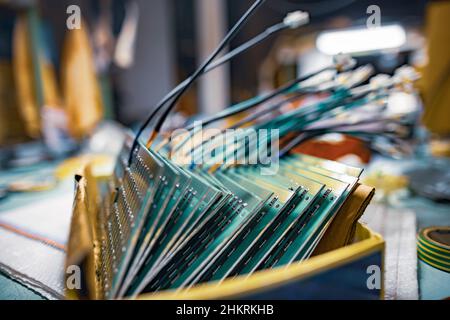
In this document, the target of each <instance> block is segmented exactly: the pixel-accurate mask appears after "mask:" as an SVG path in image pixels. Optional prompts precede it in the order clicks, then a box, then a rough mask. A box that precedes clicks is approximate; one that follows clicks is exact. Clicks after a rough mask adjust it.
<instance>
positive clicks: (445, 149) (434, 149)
mask: <svg viewBox="0 0 450 320" xmlns="http://www.w3.org/2000/svg"><path fill="white" fill-rule="evenodd" d="M430 152H431V154H432V155H433V156H434V157H447V158H450V139H449V138H447V139H445V138H442V139H432V140H431V141H430Z"/></svg>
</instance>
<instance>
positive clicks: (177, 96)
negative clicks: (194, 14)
mask: <svg viewBox="0 0 450 320" xmlns="http://www.w3.org/2000/svg"><path fill="white" fill-rule="evenodd" d="M265 1H266V0H256V1H255V2H254V3H253V5H252V6H251V7H250V8H249V9H248V10H247V12H246V13H245V14H244V15H243V16H242V17H241V18H240V19H239V21H238V22H237V23H236V24H235V25H234V27H233V28H232V29H231V30H230V31H229V32H228V34H227V35H226V36H225V38H224V39H223V40H222V42H221V43H220V44H219V46H218V47H217V48H216V50H215V51H214V52H213V53H212V54H211V55H210V57H209V58H208V59H207V60H206V61H205V62H204V63H203V65H202V66H201V67H200V68H199V69H197V71H196V72H195V73H194V74H193V75H192V76H191V77H190V78H189V80H188V81H187V82H186V84H185V85H184V86H183V87H181V88H180V90H179V91H178V92H175V93H174V94H173V100H172V101H171V103H170V105H169V106H168V108H167V109H166V110H165V112H164V113H163V115H162V116H161V117H160V118H159V120H158V122H157V124H156V126H155V129H154V131H153V132H152V138H153V137H154V136H155V133H156V134H157V133H158V132H159V130H160V128H161V127H162V125H163V123H164V121H165V119H166V118H167V116H168V115H169V113H170V111H171V110H172V109H173V107H174V106H175V105H176V103H177V102H178V100H179V99H180V98H181V96H182V95H183V94H184V93H185V92H186V90H187V89H188V88H189V87H190V86H191V85H192V83H193V82H194V81H195V80H196V79H197V78H198V77H199V76H200V75H201V74H202V73H203V72H205V70H206V68H207V67H208V66H209V65H210V64H211V62H212V61H213V60H214V59H215V58H216V57H217V55H218V54H219V53H220V52H221V51H222V50H223V48H225V46H226V45H227V44H228V43H229V42H230V41H231V40H232V39H233V38H234V37H235V36H236V34H237V33H238V32H239V30H240V29H241V28H242V26H243V25H244V24H245V23H246V22H247V21H248V19H249V18H250V17H251V16H252V15H253V14H254V12H255V11H256V9H258V8H259V7H260V6H261V5H262V4H263V3H264V2H265ZM224 62H225V60H224ZM170 99H172V97H170V95H169V96H168V97H166V98H165V99H163V101H162V102H161V103H160V104H159V105H158V107H157V108H156V109H155V111H154V112H153V113H152V115H151V116H150V117H149V118H148V119H147V120H146V121H145V122H144V124H143V125H142V126H141V127H140V128H139V130H138V132H137V134H136V137H135V139H134V141H133V145H132V148H131V151H130V157H129V160H128V165H130V164H131V161H132V158H133V152H134V150H135V148H136V146H137V145H138V143H139V137H140V136H141V134H142V133H143V132H144V130H145V128H146V127H147V125H148V124H149V123H150V122H151V121H152V120H153V117H154V116H155V115H156V113H157V112H158V111H159V109H161V108H162V107H163V106H164V105H165V104H166V103H167V102H168V101H170Z"/></svg>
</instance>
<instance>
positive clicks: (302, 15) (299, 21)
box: [283, 10, 309, 29]
mask: <svg viewBox="0 0 450 320" xmlns="http://www.w3.org/2000/svg"><path fill="white" fill-rule="evenodd" d="M283 23H284V24H285V25H286V26H288V27H289V28H291V29H297V28H298V27H301V26H304V25H305V24H308V23H309V13H308V12H305V11H301V10H299V11H294V12H290V13H288V14H287V16H286V18H284V20H283Z"/></svg>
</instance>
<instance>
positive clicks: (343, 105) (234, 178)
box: [96, 0, 415, 299]
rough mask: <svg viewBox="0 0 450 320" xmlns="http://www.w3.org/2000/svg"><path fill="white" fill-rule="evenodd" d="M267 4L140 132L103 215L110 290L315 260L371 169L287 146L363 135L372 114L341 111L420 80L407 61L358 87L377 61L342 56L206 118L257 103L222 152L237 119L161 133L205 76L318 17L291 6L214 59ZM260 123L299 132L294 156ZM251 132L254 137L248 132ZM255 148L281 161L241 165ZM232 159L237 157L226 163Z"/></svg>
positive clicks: (176, 286) (104, 282)
mask: <svg viewBox="0 0 450 320" xmlns="http://www.w3.org/2000/svg"><path fill="white" fill-rule="evenodd" d="M263 2H264V1H262V0H259V1H256V2H255V3H254V4H253V6H252V7H251V8H250V9H249V10H248V11H247V12H246V13H245V14H244V15H243V17H242V18H241V19H240V20H239V21H238V22H237V23H236V25H235V26H234V27H233V28H232V29H231V31H230V32H229V33H228V34H227V36H226V37H225V38H224V40H223V41H222V42H221V43H220V45H219V46H218V48H217V49H216V50H215V51H214V53H213V54H212V55H211V56H210V57H209V58H208V59H207V60H206V62H205V63H204V64H202V65H201V67H200V68H199V69H198V70H197V71H196V72H195V73H194V74H193V75H192V76H191V77H190V78H189V79H188V80H186V81H185V82H183V83H182V84H181V85H180V86H178V87H177V88H175V89H174V90H173V91H172V92H171V93H169V94H168V95H167V96H166V97H165V98H164V99H163V100H162V101H161V103H160V104H159V105H158V106H157V107H156V108H155V109H154V111H153V112H152V114H151V115H150V117H149V118H148V119H147V120H146V121H145V122H144V124H143V126H142V127H141V128H140V130H139V131H138V133H137V135H136V136H134V135H132V134H129V136H128V138H127V141H126V143H125V145H124V147H123V150H122V151H121V153H120V155H119V159H118V161H117V165H116V168H115V172H114V176H113V177H112V179H111V181H110V182H109V185H108V190H107V192H106V194H105V196H104V197H103V200H102V205H101V212H100V214H99V216H98V225H99V226H100V230H99V234H100V236H99V244H100V245H99V254H100V258H101V259H100V264H99V265H98V266H97V270H96V271H97V272H96V277H97V280H98V283H100V284H101V288H102V293H103V296H104V297H105V298H111V299H112V298H120V297H135V296H136V295H138V294H140V293H142V292H150V293H156V292H159V291H162V290H168V289H171V290H188V289H189V288H191V287H192V286H194V285H196V284H198V283H202V282H207V281H216V282H221V281H224V280H225V279H227V278H230V277H236V276H241V277H243V278H245V277H248V276H249V275H251V274H253V273H254V272H257V271H259V270H261V269H267V268H276V267H285V266H288V265H290V264H292V263H294V262H298V261H302V260H304V259H307V258H308V257H309V256H310V255H311V254H312V252H313V251H314V248H315V247H316V246H317V244H318V243H319V241H320V239H321V238H322V237H323V235H324V233H325V232H326V230H327V228H328V226H329V225H330V223H331V221H332V220H333V218H334V217H335V216H336V213H337V211H338V210H339V208H340V207H341V205H342V204H343V203H344V201H345V200H346V199H347V198H348V196H349V195H350V194H351V192H352V191H353V190H354V188H355V186H356V185H357V182H358V180H359V176H360V175H361V173H362V170H361V169H358V168H353V167H349V166H346V165H343V164H339V163H335V162H331V161H327V160H321V159H317V158H313V157H309V156H304V155H288V152H287V151H288V150H289V149H290V148H291V147H292V146H291V145H295V144H296V143H297V137H301V136H302V135H308V136H309V135H315V134H317V133H318V132H328V131H330V130H336V131H342V132H344V131H350V130H352V129H354V128H359V130H361V132H364V131H363V130H365V129H361V128H362V127H363V125H365V124H366V123H365V121H367V118H365V117H361V118H360V119H358V120H357V121H353V122H351V120H352V119H350V118H346V119H345V120H344V119H342V120H341V119H339V120H337V118H335V117H336V114H337V112H347V111H350V110H354V109H355V108H361V107H363V106H366V105H368V104H370V103H375V102H378V101H380V100H381V99H383V98H385V97H386V95H387V94H388V92H389V91H390V90H393V88H394V87H398V86H399V85H400V84H402V83H404V82H407V81H410V80H413V79H414V77H415V75H414V74H413V73H411V72H410V71H409V70H407V72H406V71H405V69H402V70H401V71H400V72H399V73H397V75H396V76H394V77H392V78H389V79H384V80H383V81H378V82H377V81H372V84H370V85H365V86H359V87H358V86H357V85H358V84H360V83H361V82H362V81H364V80H366V79H367V78H368V76H369V75H370V73H371V69H370V68H369V67H363V68H359V69H356V70H353V71H351V69H352V68H354V66H353V64H354V63H353V60H352V59H350V58H348V57H338V58H337V59H336V61H335V63H334V64H333V65H331V66H329V67H327V68H324V69H322V70H319V71H318V72H315V73H313V74H311V75H308V76H304V77H301V78H298V79H295V80H293V81H291V82H290V83H288V84H286V85H284V86H282V87H281V88H279V89H277V90H274V91H273V92H270V93H267V94H264V95H261V96H258V97H256V98H254V99H251V100H248V101H244V102H242V103H240V104H238V105H236V106H232V107H230V108H228V109H226V110H224V111H223V112H221V113H220V114H218V115H217V116H215V117H211V118H208V119H206V120H205V121H203V122H202V123H203V125H204V126H208V125H211V124H213V123H217V122H218V121H220V120H223V119H226V118H228V117H230V116H233V115H236V114H240V113H243V112H246V111H249V110H254V109H255V108H258V109H257V110H256V111H254V112H253V113H252V114H251V115H248V116H247V117H244V118H243V119H242V120H241V121H240V122H239V123H237V124H235V125H233V126H231V127H230V128H234V129H239V128H245V130H236V131H233V132H234V133H233V135H232V138H233V141H234V142H235V143H230V144H225V145H224V146H223V147H222V148H221V149H220V150H219V149H218V150H215V147H214V143H212V142H213V140H214V139H216V138H218V137H220V136H221V135H223V134H224V133H225V131H226V129H230V128H225V127H222V128H221V129H220V130H218V131H217V130H216V134H214V136H212V137H211V136H209V137H208V138H207V139H204V137H203V136H202V135H199V134H198V132H197V129H196V126H195V125H192V126H189V127H187V128H185V129H184V130H183V133H181V134H175V135H172V136H173V139H169V138H167V136H166V137H163V136H162V135H161V134H160V130H161V127H162V125H163V123H164V120H165V119H166V118H167V116H168V114H169V113H170V111H171V110H172V109H173V108H174V106H175V105H176V103H177V101H178V100H179V99H180V97H181V95H182V94H183V93H184V92H185V91H186V90H187V89H188V88H189V86H190V85H191V84H192V83H193V82H194V81H195V80H196V79H197V78H198V77H199V76H201V75H202V74H204V73H205V72H207V71H209V70H212V69H213V67H215V66H218V65H220V64H222V63H225V62H226V61H228V60H229V59H231V58H232V57H234V56H236V55H237V54H240V53H242V52H244V51H245V50H246V49H247V48H249V47H251V46H252V45H255V44H257V43H258V42H259V41H260V40H263V39H264V38H265V37H267V36H268V35H270V34H273V33H275V32H278V31H281V30H283V29H286V28H296V27H299V26H301V25H303V24H305V23H306V22H307V21H308V16H307V14H305V13H303V12H296V13H291V14H289V15H288V16H287V18H286V19H285V20H284V21H283V23H282V24H279V25H276V26H274V27H272V28H269V29H268V30H270V31H269V32H265V33H263V34H262V35H260V36H258V37H256V38H254V39H252V40H251V41H250V42H249V43H247V44H244V45H243V46H241V47H239V48H237V49H236V50H234V51H231V52H230V53H229V54H228V55H226V56H224V57H223V58H222V59H219V60H215V59H216V57H217V56H218V55H219V54H220V52H221V50H222V49H223V48H224V47H225V46H226V45H227V44H228V43H229V41H230V40H231V39H232V38H233V37H234V36H235V35H236V33H237V32H238V31H239V30H240V28H241V27H242V26H243V25H244V24H245V23H246V22H247V20H248V19H249V18H250V17H251V16H252V14H253V13H254V12H255V10H256V9H257V8H258V7H259V6H260V5H261V4H262V3H263ZM255 39H256V40H255ZM214 61H216V62H214ZM405 79H406V80H405ZM380 82H382V83H380ZM312 93H326V94H327V97H326V98H324V99H323V100H321V101H320V102H318V103H316V104H313V105H310V106H302V107H301V108H298V109H294V110H289V111H284V112H282V111H283V110H284V105H285V104H286V103H287V102H289V101H293V99H296V98H298V97H300V96H304V95H308V94H312ZM274 100H277V101H275V102H274ZM169 102H170V104H168V103H169ZM153 120H155V126H154V128H153V129H152V130H151V131H150V134H149V136H150V138H149V139H148V141H147V144H146V145H145V144H143V143H142V142H141V141H140V137H141V135H142V134H143V133H144V132H145V131H146V127H147V126H148V125H149V124H151V123H152V122H153ZM376 120H377V121H378V122H380V123H382V122H383V121H386V119H382V118H379V119H376ZM374 122H376V121H374ZM249 129H252V130H267V132H269V131H275V130H276V131H277V135H279V136H280V137H282V138H283V137H288V136H289V134H294V138H292V139H290V140H288V141H287V142H284V143H286V145H285V147H284V148H283V149H282V154H283V155H284V157H282V158H281V159H279V158H278V154H277V153H276V152H272V151H271V150H272V149H271V145H273V144H275V143H278V142H277V141H275V140H277V139H275V138H274V135H271V134H267V135H265V136H258V138H257V139H256V140H254V139H247V138H248V130H249ZM377 130H380V129H377V128H374V129H372V133H375V132H376V133H377V134H378V133H379V132H378V131H377ZM365 133H366V134H367V133H370V132H369V131H368V130H366V131H365ZM198 136H200V138H198ZM241 138H243V139H244V140H241V141H239V139H241ZM188 141H190V143H188ZM236 141H238V142H237V143H236ZM155 142H158V144H157V146H156V147H154V143H155ZM255 145H256V147H257V149H258V150H264V151H266V152H267V154H266V159H265V160H270V161H266V162H264V163H256V164H250V163H245V164H244V165H236V164H237V163H240V160H242V159H244V158H246V157H248V156H250V158H251V157H254V156H255V154H251V153H252V152H254V151H251V150H253V149H252V148H251V147H252V146H255ZM211 149H214V152H211ZM249 150H250V151H249ZM205 153H209V155H210V157H209V160H210V161H208V163H196V162H195V161H193V159H195V158H196V157H197V156H198V155H200V156H203V155H204V154H205ZM249 153H250V154H249ZM211 155H212V156H211ZM228 157H231V158H233V159H235V160H237V163H236V162H234V163H233V165H230V163H227V162H226V161H225V162H223V160H224V159H228ZM186 158H187V159H188V161H187V162H184V161H185V160H186ZM256 158H258V156H256Z"/></svg>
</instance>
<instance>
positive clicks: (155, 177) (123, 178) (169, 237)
mask: <svg viewBox="0 0 450 320" xmlns="http://www.w3.org/2000/svg"><path fill="white" fill-rule="evenodd" d="M131 144H132V138H131V136H130V137H129V139H128V141H127V142H126V143H125V147H124V148H123V150H122V152H121V155H120V156H119V160H118V163H117V165H116V169H115V172H114V177H113V178H112V179H111V181H110V183H109V186H108V190H107V192H106V194H107V196H105V197H104V199H103V202H104V203H103V204H102V211H101V213H100V217H99V218H100V221H101V227H102V236H101V245H100V257H101V259H100V261H101V263H100V266H99V267H98V270H97V278H98V282H99V283H100V284H101V286H102V289H103V292H104V297H105V298H109V299H113V298H120V297H135V296H137V295H138V294H140V293H144V292H145V293H151V292H158V291H162V290H168V289H171V290H174V289H177V290H183V289H188V288H190V287H192V286H193V285H195V284H198V283H202V282H209V281H217V282H220V281H222V280H224V279H226V278H229V277H236V276H248V275H251V274H252V273H253V272H255V271H258V270H261V269H268V268H276V267H282V266H287V265H289V264H291V263H293V262H298V261H302V260H304V259H306V258H308V257H309V256H310V255H311V254H312V252H313V250H314V248H315V246H316V245H317V244H318V242H319V240H320V239H321V237H322V236H323V234H324V233H325V232H326V230H327V227H328V226H329V224H330V223H331V221H332V219H333V218H334V216H335V215H336V213H337V211H338V209H339V208H340V206H341V205H342V203H343V202H344V201H345V199H346V198H347V197H348V196H349V194H350V193H351V191H352V190H353V188H354V186H355V184H356V183H357V181H358V178H359V176H360V174H361V170H360V169H357V168H352V167H348V166H345V165H342V164H339V163H335V162H332V161H327V160H322V159H317V158H313V157H310V156H305V155H292V156H288V157H285V158H283V160H281V162H280V164H279V170H278V172H277V174H276V175H271V176H265V175H261V173H260V171H259V169H258V167H252V166H246V167H235V168H230V169H227V170H222V171H217V172H215V173H206V172H204V171H201V170H195V169H189V168H185V167H181V166H178V165H176V164H174V163H173V162H171V161H170V160H167V158H166V157H164V156H161V155H160V154H158V153H155V152H153V151H150V150H148V149H147V148H145V147H144V146H142V145H139V146H138V147H137V148H136V149H135V150H134V152H133V161H132V163H131V165H130V166H128V156H129V154H130V150H131Z"/></svg>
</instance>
